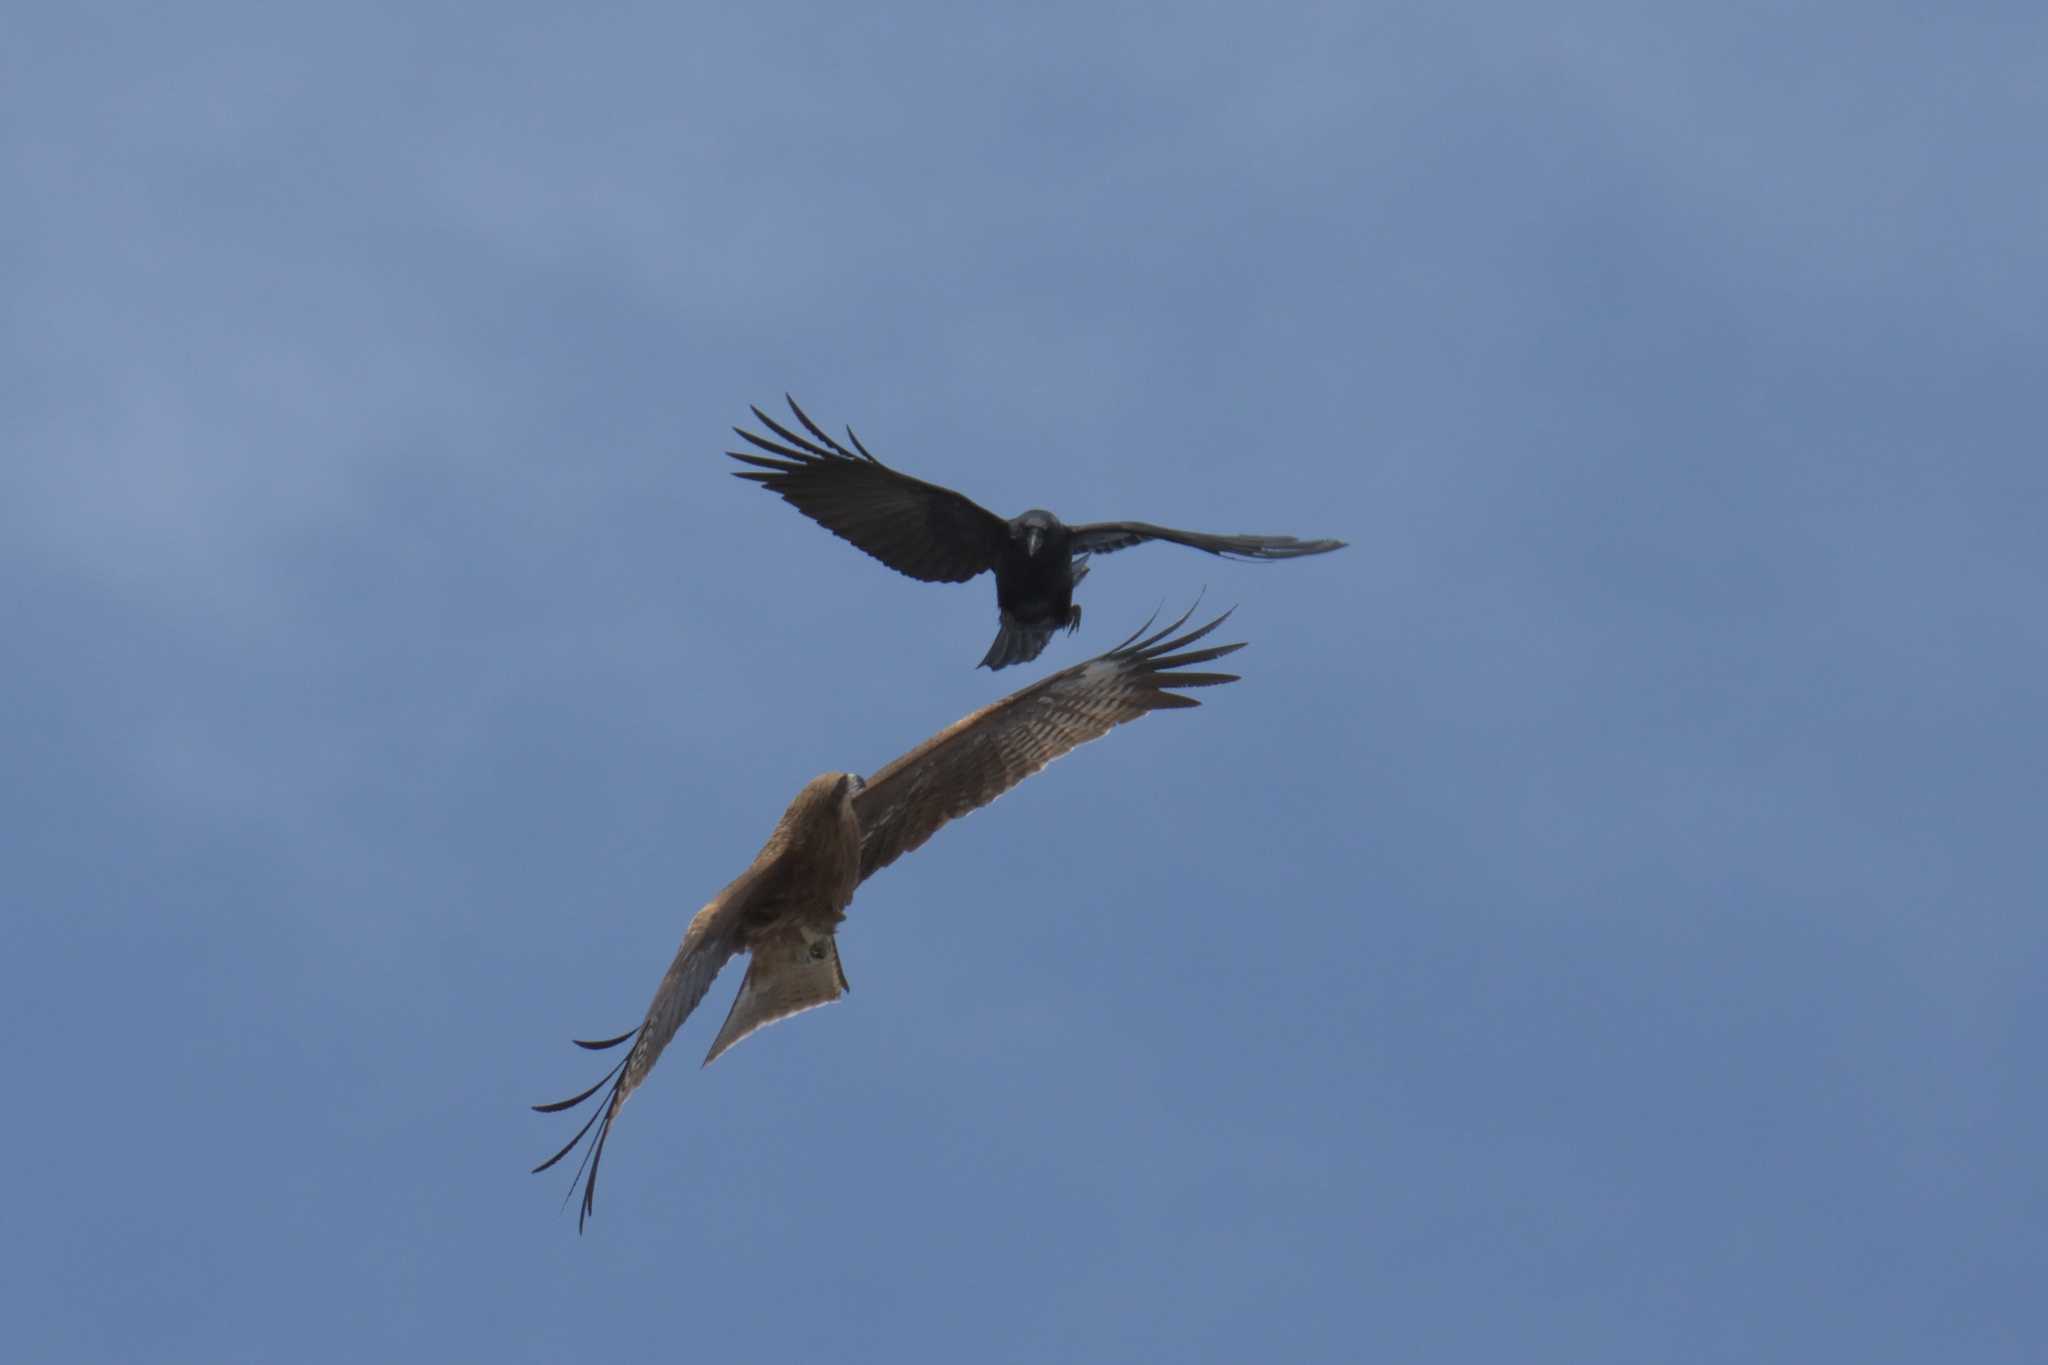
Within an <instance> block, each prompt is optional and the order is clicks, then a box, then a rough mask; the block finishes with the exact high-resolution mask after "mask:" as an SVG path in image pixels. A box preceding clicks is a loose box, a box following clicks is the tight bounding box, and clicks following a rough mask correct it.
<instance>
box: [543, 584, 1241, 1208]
mask: <svg viewBox="0 0 2048 1365" xmlns="http://www.w3.org/2000/svg"><path fill="white" fill-rule="evenodd" d="M1189 614H1192V612H1190V613H1189ZM1229 614H1230V613H1228V612H1225V613H1224V614H1223V616H1219V617H1217V618H1216V619H1215V620H1213V621H1210V622H1209V623H1208V624H1207V625H1204V626H1200V627H1198V628H1196V629H1194V630H1190V631H1187V632H1186V633H1185V634H1175V632H1176V631H1179V630H1180V628H1181V627H1182V626H1183V625H1185V624H1186V622H1187V619H1188V617H1187V615H1183V616H1182V617H1181V618H1180V620H1178V621H1175V622H1174V623H1173V624H1172V625H1170V626H1167V627H1166V628H1165V629H1163V630H1159V631H1154V632H1153V633H1151V634H1149V635H1147V634H1146V633H1145V630H1144V629H1143V628H1141V629H1140V630H1139V631H1138V632H1136V633H1135V634H1133V635H1131V636H1129V637H1128V638H1127V639H1125V640H1124V641H1123V643H1122V644H1120V645H1118V646H1117V647H1116V648H1115V649H1112V650H1110V651H1109V652H1108V653H1106V654H1103V655H1100V656H1098V657H1096V658H1094V659H1090V660H1089V661H1088V662H1086V663H1083V664H1076V665H1075V666H1074V667H1072V668H1068V669H1064V670H1062V671H1061V672H1058V673H1055V674H1053V675H1052V676H1051V677H1049V678H1044V679H1041V680H1040V681H1038V682H1036V683H1033V684H1032V685H1031V686H1029V687H1027V688H1024V689H1023V690H1022V691H1020V692H1013V693H1011V694H1010V695H1009V696H1007V697H1004V698H1003V699H1002V700H1001V701H998V702H995V703H993V704H992V705H989V706H984V707H983V708H982V709H981V710H979V711H976V712H975V713H974V714H973V715H971V716H968V717H967V718H966V719H965V720H961V721H958V722H956V723H954V724H953V725H950V726H948V727H947V728H946V729H944V730H941V731H940V732H939V733H938V734H936V735H934V736H932V737H931V738H930V739H928V740H926V741H925V742H924V743H923V744H920V745H919V746H918V747H917V748H915V749H912V750H911V751H910V752H909V753H907V754H905V755H903V757H901V758H899V759H897V760H896V761H895V762H893V763H891V764H889V765H888V766H887V767H885V768H883V769H882V770H881V771H880V772H877V773H876V774H875V775H874V776H873V777H871V778H868V779H867V780H866V781H865V782H863V781H862V780H861V779H860V778H859V777H856V776H855V775H854V774H852V773H826V774H824V775H823V776H821V777H815V778H812V779H811V781H810V782H809V783H807V784H806V785H805V786H804V789H803V790H802V791H800V792H798V793H797V795H796V799H795V800H794V801H792V802H790V803H789V809H788V810H786V811H784V812H783V813H782V819H781V820H780V821H778V822H777V823H776V826H775V832H774V833H773V834H771V835H769V836H768V842H767V844H765V845H764V846H763V847H762V849H761V852H760V854H759V856H757V857H756V858H755V859H754V862H753V865H752V866H750V867H749V868H748V869H747V870H746V871H745V872H742V873H741V874H740V875H739V876H738V877H737V878H735V879H734V880H733V881H732V882H731V883H730V884H729V885H728V886H727V887H726V888H725V889H724V890H723V891H720V892H719V893H718V894H717V895H716V896H714V897H712V899H711V901H710V903H709V904H707V905H706V906H705V907H704V908H703V909H702V910H699V911H698V912H697V916H696V918H695V919H693V920H691V921H690V927H689V928H688V929H687V930H685V931H684V933H683V943H682V947H681V948H680V949H678V950H677V952H676V957H675V961H674V962H672V963H670V964H669V969H668V974H667V975H666V976H664V977H663V978H662V980H661V988H660V989H659V990H657V991H656V992H655V993H654V1003H653V1004H651V1005H650V1006H648V1009H647V1017H646V1018H645V1019H643V1020H642V1021H641V1023H640V1027H638V1028H636V1029H634V1030H632V1031H631V1032H629V1033H622V1034H620V1035H619V1036H618V1037H616V1038H607V1039H604V1040H602V1041H599V1042H584V1041H582V1040H580V1039H579V1040H577V1046H578V1047H584V1048H589V1049H591V1050H593V1051H597V1050H602V1049H605V1048H612V1047H617V1046H618V1045H619V1044H621V1043H624V1042H626V1041H628V1040H629V1039H630V1040H632V1043H633V1046H632V1048H631V1049H630V1050H629V1051H628V1052H627V1053H626V1056H625V1058H624V1059H623V1060H622V1061H620V1063H619V1064H618V1065H617V1066H615V1067H613V1068H612V1069H611V1070H610V1071H609V1072H607V1073H605V1075H604V1077H603V1079H602V1080H599V1081H598V1083H597V1084H596V1085H593V1086H591V1087H590V1088H589V1089H588V1090H585V1091H583V1092H582V1093H581V1094H579V1095H575V1096H572V1097H571V1098H569V1099H566V1100H561V1101H558V1102H557V1103H554V1104H538V1105H535V1106H534V1108H536V1109H538V1110H540V1111H541V1112H542V1113H544V1114H552V1113H558V1112H560V1111H561V1110H564V1109H571V1108H574V1107H575V1106H576V1105H579V1104H581V1103H583V1101H585V1100H587V1099H589V1098H590V1097H591V1096H592V1095H594V1094H596V1093H597V1092H598V1091H599V1090H601V1089H603V1088H604V1087H605V1085H606V1084H607V1083H609V1084H610V1085H611V1091H610V1093H609V1094H608V1095H607V1096H606V1097H605V1099H604V1101H603V1103H602V1105H601V1106H600V1107H599V1109H598V1110H597V1112H596V1113H594V1114H592V1115H591V1116H590V1118H589V1120H588V1121H586V1122H585V1123H584V1125H583V1127H582V1128H580V1129H578V1130H577V1133H576V1136H575V1137H573V1138H571V1139H570V1140H569V1141H568V1143H567V1144H565V1145H564V1146H563V1148H562V1150H561V1151H559V1152H556V1153H555V1154H554V1155H553V1156H551V1157H549V1158H548V1159H547V1160H546V1161H543V1162H542V1163H541V1164H540V1165H538V1166H536V1167H534V1170H535V1172H536V1173H537V1172H540V1171H545V1170H547V1169H548V1168H549V1167H550V1166H553V1165H554V1164H555V1163H556V1162H558V1161H560V1160H561V1159H562V1158H563V1157H565V1156H567V1155H568V1154H569V1153H570V1152H572V1151H574V1150H575V1148H576V1145H577V1144H578V1143H580V1142H581V1141H582V1140H583V1138H584V1136H585V1135H586V1134H588V1133H589V1132H590V1130H591V1128H592V1127H593V1126H595V1127H596V1128H597V1136H596V1138H595V1139H594V1140H593V1141H592V1142H591V1144H590V1147H589V1149H588V1150H587V1151H585V1153H584V1155H583V1163H582V1165H581V1166H579V1167H578V1168H577V1176H578V1177H579V1178H583V1177H584V1176H585V1172H586V1170H587V1172H588V1176H587V1178H586V1179H584V1183H583V1207H582V1210H581V1212H580V1213H579V1214H578V1216H577V1219H576V1226H577V1229H578V1230H579V1231H580V1230H581V1229H582V1227H583V1224H584V1222H585V1220H586V1219H588V1218H589V1216H590V1213H591V1209H592V1207H593V1203H594V1200H595V1198H596V1195H597V1167H598V1163H599V1162H600V1161H601V1160H602V1159H603V1156H604V1143H605V1138H606V1137H607V1136H608V1135H609V1134H610V1132H611V1128H612V1122H613V1120H614V1119H616V1118H617V1117H618V1113H619V1106H620V1105H622V1104H624V1103H625V1102H626V1097H627V1096H628V1095H630V1094H632V1093H633V1091H634V1090H636V1089H637V1088H639V1086H640V1084H641V1083H642V1082H643V1081H645V1080H646V1079H647V1073H648V1072H649V1071H651V1070H653V1069H654V1064H655V1062H656V1061H657V1060H659V1059H660V1057H661V1053H662V1049H663V1048H665V1047H667V1046H668V1043H669V1040H670V1039H671V1038H673V1037H675V1035H676V1030H677V1029H679V1028H680V1027H682V1023H683V1021H684V1020H685V1019H687V1018H688V1017H689V1016H690V1012H691V1011H692V1010H694V1009H695V1008H696V1007H697V1004H698V1002H699V1001H701V1000H702V999H703V998H704V993H705V991H706V990H708V989H709V988H710V986H711V979H712V978H713V977H715V976H717V975H718V972H719V969H720V968H722V967H724V966H725V964H726V962H727V961H728V960H730V959H731V958H732V957H733V956H734V955H735V954H738V953H746V954H748V955H749V957H750V959H751V961H750V962H749V963H748V966H747V974H746V977H745V979H743V980H742V981H741V982H740V990H739V994H738V996H736V997H735V998H734V1000H733V1003H732V1011H731V1012H730V1013H729V1014H727V1015H726V1019H725V1025H724V1026H723V1027H722V1028H720V1029H719V1030H718V1036H717V1037H716V1038H715V1039H713V1040H712V1043H711V1051H710V1052H709V1054H707V1055H706V1056H705V1058H704V1064H705V1065H706V1066H709V1065H710V1064H711V1063H712V1062H713V1061H716V1060H717V1059H718V1057H719V1056H720V1054H722V1053H723V1052H725V1050H726V1049H727V1048H730V1047H731V1046H732V1045H733V1044H734V1043H737V1042H739V1041H740V1039H742V1038H745V1037H746V1036H747V1035H748V1034H750V1033H753V1032H754V1031H755V1030H757V1029H760V1028H764V1027H766V1026H767V1025H769V1024H772V1023H774V1022H776V1021H777V1020H779V1019H786V1018H788V1017H789V1016H790V1015H792V1014H797V1013H799V1012H801V1011H803V1010H807V1009H812V1008H814V1007H816V1006H819V1005H827V1004H830V1003H831V1002H833V1001H834V1000H837V999H838V998H839V997H840V996H842V995H844V994H845V993H846V974H845V972H843V971H841V970H840V966H839V945H838V942H837V939H836V937H835V935H836V933H837V931H838V927H839V922H840V921H841V920H843V919H845V918H846V909H847V906H848V905H850V904H851V903H852V901H853V893H854V889H855V888H856V887H858V886H859V885H860V884H861V883H862V882H864V881H866V880H867V879H868V878H869V877H871V876H873V875H874V874H875V873H876V872H878V871H880V870H881V869H882V868H885V867H887V866H888V865H889V864H890V863H893V862H895V861H896V860H897V859H898V858H900V857H902V856H903V855H904V854H906V853H908V852H910V851H911V850H912V849H915V848H918V847H919V846H921V845H922V844H923V843H924V841H925V840H927V839H929V838H931V837H932V835H933V834H934V833H936V832H937V831H938V829H939V827H940V826H941V825H944V824H945V823H946V822H947V821H949V820H956V819H958V818H959V817H961V816H963V815H966V814H967V813H968V812H969V811H974V810H979V809H980V808H981V807H983V806H985V805H987V804H988V803H989V802H991V801H993V800H995V799H996V798H997V797H998V796H1001V795H1002V794H1003V793H1004V792H1006V791H1008V790H1009V789H1010V788H1012V787H1014V786H1016V785H1017V784H1018V783H1019V782H1022V781H1023V780H1024V779H1025V778H1027V777H1029V776H1031V774H1033V773H1035V772H1037V771H1038V770H1039V769H1040V768H1043V767H1044V766H1045V765H1046V764H1048V763H1050V762H1052V760H1054V759H1055V758H1058V757H1059V756H1060V755H1062V754H1064V753H1066V752H1067V751H1068V750H1070V749H1072V748H1074V747H1075V746H1076V745H1080V744H1085V743H1087V742H1088V741H1089V740H1091V739H1098V738H1100V737H1101V736H1103V735H1106V734H1108V733H1109V732H1110V730H1111V729H1113V728H1115V727H1116V726H1118V725H1121V724H1123V723H1124V722H1125V721H1130V720H1136V719H1137V718H1138V717H1139V716H1142V715H1144V714H1145V713H1146V712H1148V711H1160V710H1167V709H1170V708H1174V707H1186V706H1198V705H1200V704H1201V703H1199V702H1197V701H1196V700H1195V699H1194V698H1193V697H1188V696H1183V695H1181V694H1180V692H1178V691H1176V690H1174V689H1177V688H1188V687H1210V686H1213V685H1215V684H1217V683H1227V682H1235V681H1236V680H1237V675H1236V674H1234V673H1188V672H1176V671H1174V670H1177V669H1181V668H1185V667H1186V666H1187V665H1190V664H1201V663H1207V662H1208V661H1210V660H1211V659H1217V658H1221V657H1222V656H1223V655H1226V654H1229V653H1232V652H1234V651H1236V650H1239V649H1242V648H1244V646H1243V645H1242V644H1229V645H1204V646H1202V647H1201V648H1199V649H1195V648H1189V646H1192V645H1194V644H1195V642H1196V641H1198V640H1200V639H1201V638H1202V637H1203V636H1205V635H1207V634H1208V633H1209V632H1210V631H1212V630H1214V629H1216V627H1217V626H1219V625H1221V624H1222V623H1223V621H1224V619H1225V617H1227V616H1229ZM1148 625H1149V623H1148ZM1141 636H1142V637H1143V638H1140V637H1141ZM572 1189H573V1187H572Z"/></svg>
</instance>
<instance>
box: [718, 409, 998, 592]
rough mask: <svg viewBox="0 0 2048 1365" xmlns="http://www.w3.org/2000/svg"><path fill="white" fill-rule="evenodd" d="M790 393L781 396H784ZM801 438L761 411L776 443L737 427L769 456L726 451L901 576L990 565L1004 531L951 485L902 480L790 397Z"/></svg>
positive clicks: (946, 576)
mask: <svg viewBox="0 0 2048 1365" xmlns="http://www.w3.org/2000/svg"><path fill="white" fill-rule="evenodd" d="M785 397H787V395H785ZM788 402H789V410H790V411H791V412H793V413H795V414H796V419H797V421H798V422H799V423H800V424H801V425H802V426H803V429H804V430H803V432H801V433H799V432H795V431H791V430H790V429H789V428H788V427H785V426H783V425H782V424H781V423H779V422H777V421H776V420H775V419H774V418H772V417H770V416H769V415H768V414H767V413H765V412H763V411H761V409H759V408H755V409H754V416H755V417H757V418H759V419H760V421H761V423H762V424H763V425H764V426H766V427H767V428H768V430H770V431H771V432H773V433H775V435H776V436H777V437H780V438H781V439H780V440H771V439H770V438H768V437H766V436H759V435H756V434H755V433H753V432H751V431H747V430H745V429H744V428H741V427H734V428H733V430H734V431H735V432H737V433H738V434H739V436H740V439H742V440H744V441H746V442H747V443H748V444H749V445H751V446H753V447H755V449H757V450H760V451H764V452H766V453H765V454H760V455H756V454H747V453H742V452H740V451H737V450H729V451H727V452H726V454H728V455H730V456H731V457H732V458H733V459H735V460H738V461H739V462H740V463H742V464H748V465H753V466H755V467H754V468H752V469H743V470H736V471H734V477H735V478H741V479H751V480H753V481H754V482H756V483H759V484H762V485H763V486H765V487H767V488H769V489H770V490H772V491H774V492H776V493H779V494H781V495H782V498H783V500H784V501H785V502H787V503H788V504H789V505H790V506H792V507H794V508H796V510H797V511H799V512H802V513H803V514H804V515H805V516H807V517H809V518H810V519H811V520H812V521H815V522H817V523H818V524H819V525H820V526H822V527H824V528H825V529H826V530H828V531H830V532H831V533H832V534H833V535H835V536H838V537H839V538H840V539H842V540H845V541H847V542H849V543H850V544H852V545H853V546H855V547H856V548H858V549H860V550H864V551H866V552H867V553H868V554H870V555H873V556H874V557H875V558H876V559H879V560H881V561H882V562H883V563H884V564H887V565H888V566H889V567H890V568H892V569H894V570H896V571H897V572H898V573H903V574H908V575H910V576H911V577H912V578H920V579H923V580H924V581H925V582H927V583H963V582H965V581H966V580H968V579H970V578H972V577H974V576H975V575H976V574H978V573H981V572H983V571H984V570H986V569H989V568H991V567H993V566H994V564H995V562H996V554H997V552H998V551H999V550H1000V549H1001V548H1002V544H1003V540H1004V538H1005V537H1006V536H1007V534H1008V526H1007V523H1005V522H1004V521H1003V519H1002V518H1001V517H999V516H997V515H996V514H995V513H993V512H991V511H989V510H988V509H987V508H985V507H982V506H981V505H980V504H978V503H976V502H974V501H973V500H972V499H969V498H966V497H963V496H962V495H960V494H958V493H955V492H954V491H953V490H952V489H950V488H941V487H939V486H938V485H937V484H932V483H926V482H925V481H924V480H922V479H914V478H912V477H911V476H910V475H908V474H899V473H897V472H896V471H895V470H893V469H891V468H889V466H887V465H885V464H883V463H882V462H881V461H880V460H878V459H876V458H875V457H874V456H873V455H870V454H869V453H868V450H867V447H866V446H864V445H862V444H861V443H860V438H859V437H858V436H855V435H854V434H853V431H852V429H851V428H849V429H848V430H847V433H846V436H847V439H848V440H850V441H852V442H853V447H854V448H853V449H852V450H848V449H847V448H846V447H845V446H842V445H840V444H839V442H837V441H835V440H833V439H832V438H831V437H830V436H827V435H826V434H825V432H824V431H823V430H822V429H821V428H820V427H819V426H818V424H817V423H815V422H813V421H812V420H811V419H810V417H809V416H807V415H806V414H805V412H804V410H803V409H802V408H800V407H798V406H797V404H796V400H795V399H794V398H790V399H788Z"/></svg>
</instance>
